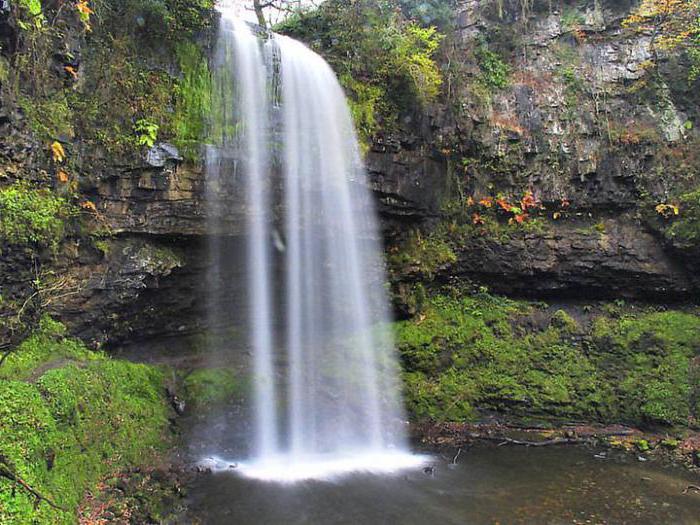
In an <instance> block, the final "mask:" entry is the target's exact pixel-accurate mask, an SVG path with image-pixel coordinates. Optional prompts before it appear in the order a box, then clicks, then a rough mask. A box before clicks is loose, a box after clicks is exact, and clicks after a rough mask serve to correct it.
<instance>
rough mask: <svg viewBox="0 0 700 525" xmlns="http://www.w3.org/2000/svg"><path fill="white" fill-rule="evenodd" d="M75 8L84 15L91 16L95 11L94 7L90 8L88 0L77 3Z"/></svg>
mask: <svg viewBox="0 0 700 525" xmlns="http://www.w3.org/2000/svg"><path fill="white" fill-rule="evenodd" d="M75 8H76V9H77V10H78V11H79V12H80V13H81V14H83V15H86V16H90V15H91V14H93V13H94V11H93V10H92V9H90V6H89V5H88V3H87V0H81V1H80V2H78V3H77V4H75Z"/></svg>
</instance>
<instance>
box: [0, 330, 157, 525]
mask: <svg viewBox="0 0 700 525" xmlns="http://www.w3.org/2000/svg"><path fill="white" fill-rule="evenodd" d="M62 332H63V329H62V328H61V327H60V325H57V324H55V323H52V322H51V321H49V320H44V321H43V322H42V328H41V330H40V332H39V333H38V334H35V335H34V336H32V338H30V339H31V340H30V342H27V343H26V346H25V345H23V346H22V347H21V348H20V350H21V351H23V352H24V351H26V352H28V353H31V354H32V356H33V357H32V358H31V362H32V363H33V364H35V365H36V364H38V363H39V362H40V361H41V360H43V361H46V360H47V359H52V358H53V357H55V356H57V355H62V356H69V357H70V358H71V359H72V360H73V363H72V364H69V365H66V366H63V367H61V368H51V369H49V370H48V371H46V372H45V373H43V374H42V375H41V376H40V377H39V378H38V379H37V380H36V381H35V382H34V383H25V382H21V381H17V380H7V379H0V421H2V425H0V461H2V464H3V465H4V468H8V469H11V470H12V471H14V472H15V473H16V474H17V475H18V476H20V477H21V478H22V479H23V480H24V481H26V482H27V483H28V484H29V485H30V486H32V487H33V488H34V489H36V490H37V491H39V492H40V493H42V494H43V495H45V496H47V497H49V498H51V500H52V501H54V502H55V503H57V504H58V505H60V506H61V507H64V508H66V509H67V511H66V512H63V511H58V510H56V509H53V508H51V507H50V506H49V505H48V504H47V503H46V502H37V501H35V498H34V497H33V496H31V495H30V494H29V493H28V492H27V491H25V490H23V489H22V488H21V487H19V486H16V485H15V484H13V483H12V482H11V481H10V480H8V479H5V478H0V522H2V523H6V524H8V525H12V524H17V525H19V524H25V523H35V524H47V525H48V524H51V525H54V524H73V523H75V522H76V521H77V517H76V509H77V506H78V504H79V503H80V501H81V500H82V498H83V496H84V493H85V491H86V490H88V489H91V488H93V487H94V486H95V485H96V484H97V483H98V481H99V480H100V479H101V477H102V476H104V475H106V474H108V473H110V472H113V471H116V470H118V469H120V468H123V467H126V466H129V465H134V464H139V463H141V462H143V461H145V460H147V459H148V458H150V457H151V456H152V455H153V454H154V453H156V452H157V451H158V450H160V449H161V448H162V446H163V441H164V431H165V428H166V426H167V414H168V408H167V402H166V400H165V399H164V395H163V377H162V373H161V372H160V371H158V370H156V369H154V368H151V367H148V366H145V365H137V364H133V363H128V362H121V361H113V360H110V359H107V358H104V357H103V356H101V355H97V356H94V357H93V356H91V355H90V352H89V351H88V350H87V349H86V348H85V347H84V346H82V345H81V343H79V342H77V341H74V340H71V339H68V338H65V337H63V336H62V335H61V334H62ZM42 344H43V345H45V346H46V347H47V348H44V349H42V348H41V346H42ZM60 345H64V346H65V348H60ZM17 356H20V352H19V351H18V352H17ZM38 356H41V359H39V357H38ZM16 365H17V363H15V366H16ZM5 366H6V365H3V368H0V371H3V373H4V374H5V372H4V367H5ZM15 370H21V372H20V373H19V374H18V375H19V376H20V377H21V376H25V375H26V374H27V373H28V372H29V361H24V362H23V365H22V367H19V368H17V367H16V368H15ZM4 377H6V374H5V375H4Z"/></svg>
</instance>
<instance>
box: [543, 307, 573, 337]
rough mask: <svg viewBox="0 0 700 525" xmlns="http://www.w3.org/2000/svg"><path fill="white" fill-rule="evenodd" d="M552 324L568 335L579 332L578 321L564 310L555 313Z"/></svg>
mask: <svg viewBox="0 0 700 525" xmlns="http://www.w3.org/2000/svg"><path fill="white" fill-rule="evenodd" d="M550 324H551V325H552V326H553V327H555V328H558V329H559V330H561V331H562V332H563V333H566V334H573V333H576V332H578V330H579V326H578V323H577V322H576V320H575V319H574V318H573V317H571V316H570V315H569V314H568V313H567V312H565V311H564V310H557V311H556V312H554V315H553V316H552V319H551V320H550Z"/></svg>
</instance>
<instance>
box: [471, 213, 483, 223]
mask: <svg viewBox="0 0 700 525" xmlns="http://www.w3.org/2000/svg"><path fill="white" fill-rule="evenodd" d="M472 224H474V225H475V226H477V225H479V224H484V218H483V217H482V216H481V215H479V214H478V213H475V214H474V215H472Z"/></svg>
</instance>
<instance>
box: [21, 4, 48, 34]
mask: <svg viewBox="0 0 700 525" xmlns="http://www.w3.org/2000/svg"><path fill="white" fill-rule="evenodd" d="M19 7H20V19H19V20H18V24H19V26H20V28H21V29H23V30H25V31H27V30H29V29H30V28H35V29H41V27H42V26H43V25H44V22H46V20H45V18H44V11H43V9H42V7H41V0H19Z"/></svg>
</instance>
